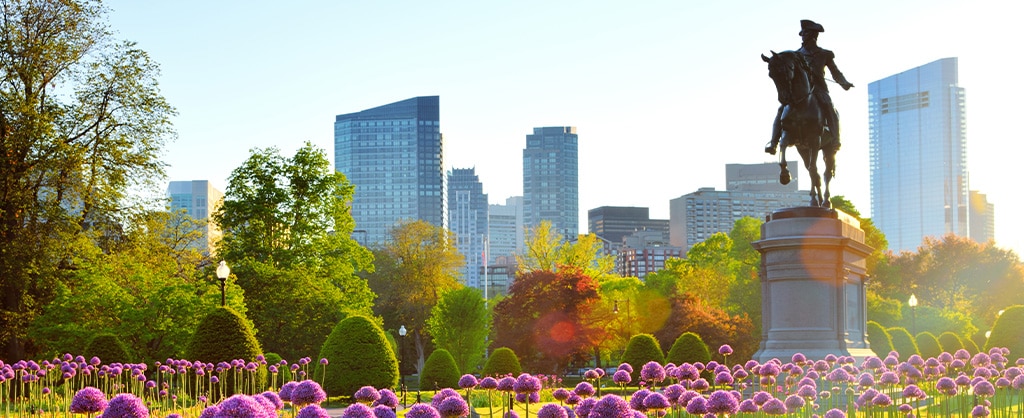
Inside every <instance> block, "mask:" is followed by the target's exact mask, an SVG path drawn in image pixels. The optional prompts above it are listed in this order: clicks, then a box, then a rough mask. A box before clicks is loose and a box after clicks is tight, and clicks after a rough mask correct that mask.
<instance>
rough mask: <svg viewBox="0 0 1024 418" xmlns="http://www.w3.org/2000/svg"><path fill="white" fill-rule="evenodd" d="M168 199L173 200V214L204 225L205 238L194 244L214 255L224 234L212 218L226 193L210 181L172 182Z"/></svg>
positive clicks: (171, 204) (168, 188)
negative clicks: (183, 213)
mask: <svg viewBox="0 0 1024 418" xmlns="http://www.w3.org/2000/svg"><path fill="white" fill-rule="evenodd" d="M167 197H169V198H170V199H171V202H170V209H171V211H172V212H178V211H181V210H184V211H185V214H186V215H188V216H190V217H192V218H194V219H196V220H198V221H199V222H200V223H203V224H204V226H203V228H202V231H203V238H202V240H201V241H200V242H197V243H196V244H194V246H195V248H196V249H198V250H200V251H204V252H206V253H207V254H211V253H213V246H214V244H216V242H217V241H219V240H220V238H221V236H222V234H221V231H220V228H217V225H215V224H214V223H213V222H211V221H210V216H211V215H213V212H214V211H216V210H217V207H219V206H220V204H221V203H222V202H223V200H224V192H221V191H220V190H217V189H215V188H213V186H211V185H210V182H209V181H208V180H190V181H172V182H170V183H169V184H168V185H167Z"/></svg>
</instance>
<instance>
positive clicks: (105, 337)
mask: <svg viewBox="0 0 1024 418" xmlns="http://www.w3.org/2000/svg"><path fill="white" fill-rule="evenodd" d="M84 351H85V352H84V353H83V355H84V356H85V358H86V359H91V358H93V357H97V358H99V359H100V361H102V362H104V363H108V364H109V363H128V362H130V361H132V357H131V356H129V355H128V347H125V345H124V343H123V342H121V339H120V338H117V336H116V335H114V334H111V333H103V334H96V336H95V337H92V339H91V340H89V344H88V345H86V346H85V350H84Z"/></svg>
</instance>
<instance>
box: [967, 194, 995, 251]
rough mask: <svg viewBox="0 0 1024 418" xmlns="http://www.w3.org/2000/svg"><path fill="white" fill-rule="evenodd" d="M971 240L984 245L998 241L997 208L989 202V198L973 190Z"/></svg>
mask: <svg viewBox="0 0 1024 418" xmlns="http://www.w3.org/2000/svg"><path fill="white" fill-rule="evenodd" d="M969 207H970V215H968V216H969V217H970V219H971V239H972V240H974V241H976V242H980V243H982V244H984V243H986V242H988V241H990V240H995V239H996V222H995V218H996V207H995V205H993V204H991V203H989V202H988V196H986V195H985V194H984V193H981V192H979V191H977V190H971V201H970V206H969Z"/></svg>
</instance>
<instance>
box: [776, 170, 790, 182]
mask: <svg viewBox="0 0 1024 418" xmlns="http://www.w3.org/2000/svg"><path fill="white" fill-rule="evenodd" d="M790 180H792V177H790V176H789V171H783V172H782V174H779V183H781V184H782V185H783V186H785V185H787V184H789V181H790Z"/></svg>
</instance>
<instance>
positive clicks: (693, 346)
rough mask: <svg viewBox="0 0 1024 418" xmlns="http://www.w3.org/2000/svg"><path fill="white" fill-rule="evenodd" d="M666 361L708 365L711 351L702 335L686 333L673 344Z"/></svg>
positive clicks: (677, 363)
mask: <svg viewBox="0 0 1024 418" xmlns="http://www.w3.org/2000/svg"><path fill="white" fill-rule="evenodd" d="M665 361H667V362H669V363H674V364H676V365H679V364H683V363H691V364H692V363H696V362H698V361H699V362H701V363H702V364H707V362H709V361H711V351H710V350H708V345H707V344H705V343H704V340H702V339H701V338H700V335H697V333H694V332H684V333H683V335H680V336H679V338H676V341H675V342H674V343H672V348H669V349H668V355H667V356H665ZM630 365H631V366H633V368H634V369H635V368H636V366H635V365H633V364H632V363H630ZM641 366H642V364H641Z"/></svg>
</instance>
